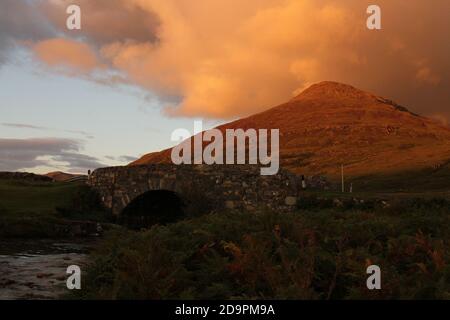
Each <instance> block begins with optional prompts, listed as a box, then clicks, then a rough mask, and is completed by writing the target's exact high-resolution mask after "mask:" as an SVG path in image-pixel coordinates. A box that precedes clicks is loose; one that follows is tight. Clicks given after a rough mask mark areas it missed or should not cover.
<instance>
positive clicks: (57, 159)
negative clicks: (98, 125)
mask: <svg viewBox="0 0 450 320" xmlns="http://www.w3.org/2000/svg"><path fill="white" fill-rule="evenodd" d="M81 147H82V145H81V143H80V142H79V141H77V140H72V139H61V138H41V139H38V138H34V139H2V138H0V171H17V170H21V169H25V168H36V167H39V166H48V167H54V166H55V163H59V165H60V166H62V167H64V168H68V169H70V170H71V171H78V172H85V171H87V170H88V169H95V168H99V167H103V166H104V165H103V164H102V163H100V162H99V161H98V159H96V158H94V157H91V156H88V155H85V154H81V153H80V152H79V151H80V150H81Z"/></svg>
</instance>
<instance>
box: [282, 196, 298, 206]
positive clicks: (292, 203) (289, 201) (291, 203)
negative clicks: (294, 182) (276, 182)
mask: <svg viewBox="0 0 450 320" xmlns="http://www.w3.org/2000/svg"><path fill="white" fill-rule="evenodd" d="M284 203H285V204H286V205H287V206H295V205H297V198H296V197H286V199H285V200H284Z"/></svg>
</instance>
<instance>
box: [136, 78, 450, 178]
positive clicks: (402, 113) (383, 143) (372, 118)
mask: <svg viewBox="0 0 450 320" xmlns="http://www.w3.org/2000/svg"><path fill="white" fill-rule="evenodd" d="M430 103H431V102H430ZM218 128H219V129H220V130H222V131H223V130H225V129H238V128H241V129H244V130H245V129H249V128H254V129H276V128H279V129H280V158H281V165H282V166H283V167H285V168H288V169H290V170H292V171H294V172H296V173H299V174H306V175H316V174H325V175H329V176H332V177H336V176H337V175H339V172H340V165H341V164H344V166H345V170H346V173H347V174H348V175H352V176H362V175H371V174H377V173H392V172H400V171H407V170H416V169H421V168H439V167H441V166H448V165H449V163H450V162H449V161H450V128H448V127H446V126H444V125H442V124H439V123H437V122H435V121H434V120H431V119H428V118H426V117H423V116H420V115H417V114H414V113H412V112H410V111H408V109H406V108H405V107H402V106H400V105H398V104H397V103H395V102H393V101H391V100H388V99H385V98H382V97H379V96H377V95H374V94H371V93H368V92H365V91H362V90H359V89H356V88H354V87H352V86H350V85H346V84H341V83H336V82H329V81H327V82H321V83H318V84H315V85H312V86H311V87H309V88H308V89H306V90H305V91H303V92H302V93H301V94H300V95H298V96H297V97H295V98H293V99H292V100H290V101H288V102H286V103H284V104H282V105H279V106H277V107H274V108H272V109H269V110H267V111H264V112H261V113H259V114H256V115H252V116H250V117H247V118H244V119H240V120H237V121H233V122H231V123H228V124H225V125H222V126H220V127H218ZM170 152H171V150H170V149H167V150H163V151H161V152H156V153H150V154H147V155H145V156H143V157H142V158H141V159H139V160H137V161H135V162H133V163H131V164H130V165H138V164H147V163H164V162H170Z"/></svg>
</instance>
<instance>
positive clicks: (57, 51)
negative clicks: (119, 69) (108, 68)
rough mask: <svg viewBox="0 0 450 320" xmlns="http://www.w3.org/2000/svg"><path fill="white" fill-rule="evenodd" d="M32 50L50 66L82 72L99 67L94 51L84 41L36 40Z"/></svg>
mask: <svg viewBox="0 0 450 320" xmlns="http://www.w3.org/2000/svg"><path fill="white" fill-rule="evenodd" d="M32 50H33V52H34V53H35V55H36V56H37V57H38V58H39V60H40V61H42V62H44V63H45V64H46V65H48V66H50V67H62V68H68V69H72V70H78V71H81V72H82V73H88V72H92V71H94V70H95V69H96V68H101V67H102V66H101V63H100V62H99V60H98V59H97V56H96V54H95V52H93V51H92V50H91V49H90V48H89V46H88V45H87V44H85V43H82V42H78V41H73V40H68V39H63V38H54V39H49V40H44V41H41V42H38V43H37V44H35V45H33V47H32Z"/></svg>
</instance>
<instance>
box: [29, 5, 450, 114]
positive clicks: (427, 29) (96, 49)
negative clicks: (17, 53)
mask: <svg viewBox="0 0 450 320" xmlns="http://www.w3.org/2000/svg"><path fill="white" fill-rule="evenodd" d="M78 2H79V4H80V5H81V8H82V12H83V17H84V19H85V20H84V21H83V29H82V30H81V33H80V32H77V33H76V36H77V37H78V36H81V37H82V39H84V40H83V41H84V43H81V42H73V41H69V40H62V39H59V40H56V39H54V40H49V41H50V42H43V43H40V44H38V45H37V46H36V47H35V48H34V49H35V52H36V53H37V55H38V57H39V58H40V59H41V60H43V61H44V62H46V63H47V64H49V65H60V64H66V65H69V66H71V67H76V68H79V69H81V70H84V71H86V70H92V69H93V68H95V67H96V66H98V65H99V62H98V59H97V56H98V57H100V59H101V61H102V62H104V63H105V64H107V65H108V66H109V67H110V68H112V69H114V70H118V71H120V72H121V73H122V74H124V75H125V76H126V79H127V81H129V82H130V83H133V84H135V85H138V86H140V87H142V88H145V89H148V90H150V91H152V92H154V93H157V94H159V95H160V97H162V99H163V100H165V101H166V102H167V108H166V110H167V112H168V113H170V114H173V115H185V116H205V117H213V118H233V117H237V116H243V115H248V114H251V113H254V112H258V111H261V110H262V109H265V108H267V107H270V106H273V105H276V104H278V103H281V102H284V101H286V100H287V99H289V97H291V96H293V95H295V94H297V93H298V92H299V91H300V90H302V89H303V88H304V87H305V86H307V85H309V84H311V83H313V82H318V81H322V80H334V81H341V82H346V83H351V84H353V85H355V86H357V87H361V88H363V89H366V90H371V91H373V92H375V93H377V94H381V95H384V96H387V97H389V98H392V99H395V100H398V102H399V103H402V104H405V105H407V106H408V107H410V108H411V109H412V110H414V111H416V112H419V113H428V114H433V113H440V114H446V115H447V116H450V110H449V105H450V96H449V94H448V88H449V86H450V78H449V76H450V65H449V64H448V56H450V44H449V42H448V41H447V38H448V34H447V33H448V30H450V2H449V1H448V0H436V1H435V2H433V5H430V4H429V3H428V2H426V1H422V0H411V1H408V3H407V4H405V3H404V1H402V0H378V2H377V4H378V5H379V6H380V7H381V9H382V13H383V14H382V17H383V23H382V25H383V30H381V31H369V30H367V28H366V17H367V15H366V8H367V3H364V2H361V1H360V0H346V1H339V2H338V1H332V0H246V1H241V0H215V1H211V0H196V1H192V0H111V1H109V0H108V1H107V0H99V1H89V0H80V1H78ZM69 3H71V1H69V0H54V1H48V2H46V5H44V6H43V7H42V8H43V9H42V10H43V11H44V13H46V14H47V16H48V18H49V19H50V21H53V23H54V24H55V25H56V26H59V27H60V28H61V31H62V32H66V31H65V30H64V27H63V21H64V19H63V18H64V17H65V16H64V15H61V12H64V8H65V6H67V5H68V4H69ZM66 36H71V34H70V33H67V32H66ZM66 43H67V44H69V46H70V47H68V46H66V45H65V44H66ZM88 45H89V47H88ZM69 48H70V49H69ZM418 61H420V63H419V64H418ZM424 62H426V63H424ZM174 97H175V98H174ZM431 102H432V103H431Z"/></svg>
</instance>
